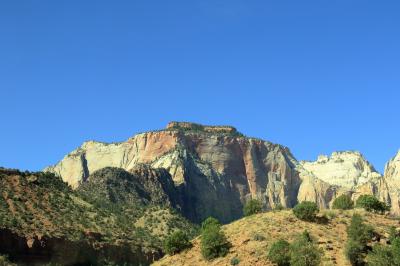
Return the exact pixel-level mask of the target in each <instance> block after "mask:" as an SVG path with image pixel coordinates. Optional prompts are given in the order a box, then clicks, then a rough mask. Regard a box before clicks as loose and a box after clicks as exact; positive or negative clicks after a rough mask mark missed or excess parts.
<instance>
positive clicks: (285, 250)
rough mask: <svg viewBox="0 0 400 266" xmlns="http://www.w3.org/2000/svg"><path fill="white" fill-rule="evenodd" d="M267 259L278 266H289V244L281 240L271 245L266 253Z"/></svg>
mask: <svg viewBox="0 0 400 266" xmlns="http://www.w3.org/2000/svg"><path fill="white" fill-rule="evenodd" d="M268 259H269V260H270V261H271V262H273V263H275V264H277V265H278V266H289V265H290V244H289V243H288V242H287V241H286V240H283V239H280V240H278V241H276V242H275V243H273V244H272V246H271V248H270V249H269V252H268Z"/></svg>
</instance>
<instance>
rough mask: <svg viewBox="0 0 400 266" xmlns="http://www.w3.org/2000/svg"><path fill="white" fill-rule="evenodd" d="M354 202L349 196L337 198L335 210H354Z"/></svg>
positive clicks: (334, 203)
mask: <svg viewBox="0 0 400 266" xmlns="http://www.w3.org/2000/svg"><path fill="white" fill-rule="evenodd" d="M353 207H354V202H353V200H352V199H351V197H350V196H349V195H341V196H339V197H337V198H336V199H335V200H334V201H333V204H332V208H333V209H340V210H350V209H353Z"/></svg>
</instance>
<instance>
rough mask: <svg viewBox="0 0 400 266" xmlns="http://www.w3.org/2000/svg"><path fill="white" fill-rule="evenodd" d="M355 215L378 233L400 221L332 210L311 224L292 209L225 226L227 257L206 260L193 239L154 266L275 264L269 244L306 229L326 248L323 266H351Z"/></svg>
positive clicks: (352, 211)
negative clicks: (348, 246)
mask: <svg viewBox="0 0 400 266" xmlns="http://www.w3.org/2000/svg"><path fill="white" fill-rule="evenodd" d="M354 212H357V213H360V214H362V215H363V217H364V219H365V221H366V222H367V223H369V224H371V225H372V226H374V228H375V230H376V232H378V233H380V234H382V235H383V234H384V233H385V232H387V231H388V228H389V227H390V226H396V227H398V226H399V222H398V221H397V220H394V219H390V218H388V217H385V216H382V215H376V214H371V213H366V212H364V211H363V210H351V211H329V213H328V215H327V213H321V215H322V216H323V215H324V214H325V216H329V217H330V219H328V222H326V223H309V222H303V221H300V220H298V219H297V218H296V217H295V216H294V215H293V214H292V212H291V211H290V210H285V211H279V212H268V213H262V214H258V215H254V216H250V217H245V218H243V219H241V220H238V221H236V222H233V223H231V224H228V225H225V226H224V227H223V229H224V232H225V233H226V235H227V237H228V239H229V241H230V242H231V243H232V248H231V249H230V252H229V254H228V255H227V256H226V257H224V258H218V259H216V260H213V261H211V262H209V261H205V260H204V259H203V258H202V256H201V254H200V245H199V244H200V239H199V238H197V239H195V240H193V248H191V249H190V250H187V251H184V252H182V253H181V254H177V255H175V256H166V257H164V258H163V259H161V260H160V261H157V262H155V263H154V264H153V265H158V266H169V265H174V266H179V265H196V266H197V265H199V266H201V265H221V266H222V265H231V263H230V261H231V259H232V258H235V257H237V258H239V260H240V263H239V265H243V266H244V265H251V266H260V265H273V264H272V263H270V262H269V261H268V260H267V258H266V255H267V251H268V249H269V247H270V245H271V244H272V243H273V242H274V241H276V240H278V239H285V240H288V241H289V242H290V241H292V240H293V239H294V237H296V235H298V234H300V233H301V232H303V231H304V230H308V231H309V232H310V233H311V235H312V236H313V237H314V239H315V240H316V242H317V243H318V246H319V247H320V248H322V249H323V251H324V257H323V263H322V265H350V264H349V262H348V261H347V260H346V258H345V256H344V245H345V243H346V240H347V234H346V227H347V224H349V223H350V218H351V216H352V215H353V213H354Z"/></svg>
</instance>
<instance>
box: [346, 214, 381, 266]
mask: <svg viewBox="0 0 400 266" xmlns="http://www.w3.org/2000/svg"><path fill="white" fill-rule="evenodd" d="M373 234H374V230H373V228H372V227H371V226H369V225H366V224H365V223H364V221H363V219H362V217H361V216H360V215H359V214H354V215H353V217H351V222H350V225H349V226H348V227H347V237H348V239H349V240H348V242H347V244H346V247H345V255H346V257H347V258H348V259H349V261H350V263H351V265H363V264H364V258H365V256H366V252H367V243H368V242H369V241H370V240H371V239H372V237H373Z"/></svg>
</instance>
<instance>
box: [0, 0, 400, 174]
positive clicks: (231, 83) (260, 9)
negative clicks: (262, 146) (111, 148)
mask: <svg viewBox="0 0 400 266" xmlns="http://www.w3.org/2000/svg"><path fill="white" fill-rule="evenodd" d="M399 14H400V1H398V0H392V1H372V0H371V1H365V0H360V1H351V0H341V1H339V0H338V1H321V0H315V1H307V0H305V1H304V0H302V1H298V0H293V1H266V0H262V1H261V0H260V1H245V0H243V1H238V0H225V1H220V0H209V1H205V0H204V1H187V0H184V1H172V0H171V1H152V0H145V1H99V0H96V1H50V0H47V1H45V0H43V1H33V0H26V1H22V0H21V1H11V0H10V1H1V3H0V99H1V102H0V117H1V126H0V131H1V137H0V165H1V166H5V167H14V168H21V169H30V170H38V169H41V168H43V167H45V166H47V165H49V164H53V163H56V162H57V161H58V160H60V159H61V158H62V157H63V156H64V155H65V154H66V153H68V152H70V151H71V150H73V149H75V148H76V147H78V146H79V145H80V144H81V143H82V142H83V141H85V140H89V139H94V140H99V141H106V142H112V141H121V140H125V139H127V138H128V137H130V136H132V135H134V134H135V133H138V132H142V131H147V130H151V129H160V128H163V127H164V126H165V125H166V123H167V122H168V121H170V120H183V121H194V122H199V123H205V124H230V125H234V126H236V127H237V128H238V129H239V130H240V131H241V132H243V133H244V134H246V135H249V136H255V137H259V138H263V139H266V140H270V141H273V142H276V143H280V144H283V145H286V146H288V147H289V148H290V149H291V150H292V152H293V153H294V155H295V156H296V157H297V158H298V159H299V160H300V159H315V158H316V157H317V155H318V154H321V153H331V152H332V151H335V150H348V149H351V150H359V151H361V152H362V153H364V154H365V156H366V157H367V158H368V159H369V160H370V161H371V162H372V163H373V164H374V165H375V167H376V168H377V169H378V170H380V171H382V170H383V166H384V164H385V162H386V161H387V160H388V159H389V158H390V157H392V156H394V154H395V153H396V152H397V150H398V149H399V148H400V122H399V119H400V111H399V110H400V104H399V103H400V15H399Z"/></svg>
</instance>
